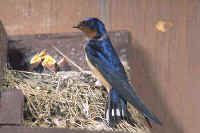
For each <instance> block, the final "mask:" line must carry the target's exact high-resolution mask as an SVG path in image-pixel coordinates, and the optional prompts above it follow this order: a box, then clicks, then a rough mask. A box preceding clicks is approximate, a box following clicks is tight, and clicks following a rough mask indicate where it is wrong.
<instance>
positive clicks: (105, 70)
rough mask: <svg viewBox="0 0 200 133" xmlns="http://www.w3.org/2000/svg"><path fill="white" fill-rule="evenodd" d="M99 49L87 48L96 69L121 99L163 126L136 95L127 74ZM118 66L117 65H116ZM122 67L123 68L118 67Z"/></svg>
mask: <svg viewBox="0 0 200 133" xmlns="http://www.w3.org/2000/svg"><path fill="white" fill-rule="evenodd" d="M102 52H103V51H101V50H98V49H95V50H94V49H93V48H91V47H88V48H86V54H87V58H88V59H89V60H90V62H91V63H92V65H93V66H94V67H96V68H97V69H98V70H99V72H101V74H102V75H103V76H104V77H105V79H106V80H107V81H108V82H109V83H110V84H111V86H112V87H113V88H115V89H116V90H117V92H118V93H119V95H120V97H121V98H123V99H124V100H127V101H128V102H129V103H131V104H132V105H133V106H134V107H135V108H136V109H137V110H138V111H140V112H141V113H143V114H144V115H145V116H146V117H148V118H150V119H151V120H153V121H154V122H155V123H157V124H159V125H161V122H160V121H159V120H158V119H157V118H156V116H154V115H153V114H152V113H151V112H150V111H149V109H148V108H147V107H146V106H145V105H144V103H143V101H142V100H141V99H140V98H139V97H138V96H137V95H136V91H135V89H134V88H133V87H132V86H131V85H130V84H129V82H128V79H127V77H126V76H125V74H124V73H123V72H121V71H119V69H115V68H117V66H113V64H112V63H109V62H110V61H109V60H107V59H106V57H105V55H104V54H105V53H102ZM115 65H116V64H115ZM118 67H121V66H118Z"/></svg>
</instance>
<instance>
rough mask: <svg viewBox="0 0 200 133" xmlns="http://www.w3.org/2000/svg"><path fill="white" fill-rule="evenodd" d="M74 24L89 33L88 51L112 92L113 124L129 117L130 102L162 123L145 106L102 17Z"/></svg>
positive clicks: (109, 109) (89, 59) (107, 116)
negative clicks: (129, 79) (128, 106)
mask: <svg viewBox="0 0 200 133" xmlns="http://www.w3.org/2000/svg"><path fill="white" fill-rule="evenodd" d="M73 28H78V29H79V30H80V31H82V32H84V33H85V34H86V36H87V37H88V41H87V43H86V47H85V52H86V60H87V63H88V65H89V67H90V68H91V70H92V72H93V73H94V74H95V75H96V76H97V78H98V79H99V80H100V81H101V82H102V83H103V85H104V86H105V88H106V89H107V91H108V92H109V97H108V103H107V107H106V110H105V119H106V121H107V123H108V124H109V125H110V126H114V125H116V124H117V123H118V122H119V121H120V120H121V119H124V118H126V117H127V114H126V113H127V112H126V111H127V102H129V103H130V104H131V105H133V106H134V107H135V108H136V109H137V110H138V111H139V112H141V113H142V114H143V115H144V117H145V118H148V119H151V120H152V121H154V122H155V123H156V124H158V125H162V123H161V122H160V121H159V120H158V118H157V117H156V116H155V115H153V114H152V113H151V111H150V110H149V109H148V108H147V107H146V106H145V104H144V103H143V101H142V100H141V99H140V97H139V96H137V95H136V89H135V88H134V87H132V86H131V85H130V83H129V81H128V77H127V75H126V72H125V70H124V67H123V65H122V63H121V62H120V59H119V57H118V55H117V53H116V51H115V50H114V48H113V46H112V43H111V41H110V38H109V36H108V35H107V31H106V28H105V26H104V24H103V22H102V21H100V20H99V19H98V18H87V19H85V20H83V21H81V22H80V23H79V24H78V25H76V26H74V27H73Z"/></svg>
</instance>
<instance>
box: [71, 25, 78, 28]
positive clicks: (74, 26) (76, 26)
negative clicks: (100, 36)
mask: <svg viewBox="0 0 200 133" xmlns="http://www.w3.org/2000/svg"><path fill="white" fill-rule="evenodd" d="M72 28H77V29H79V28H80V25H76V26H73V27H72Z"/></svg>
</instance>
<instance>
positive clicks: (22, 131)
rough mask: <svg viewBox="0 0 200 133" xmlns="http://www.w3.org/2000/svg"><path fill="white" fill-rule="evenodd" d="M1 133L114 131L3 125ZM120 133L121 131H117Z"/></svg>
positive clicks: (98, 132)
mask: <svg viewBox="0 0 200 133" xmlns="http://www.w3.org/2000/svg"><path fill="white" fill-rule="evenodd" d="M0 132H1V133H113V132H111V131H87V130H72V129H67V128H26V127H9V126H8V127H2V128H0ZM115 133H119V132H115Z"/></svg>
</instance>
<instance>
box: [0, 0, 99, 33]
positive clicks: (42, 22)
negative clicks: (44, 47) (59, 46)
mask: <svg viewBox="0 0 200 133" xmlns="http://www.w3.org/2000/svg"><path fill="white" fill-rule="evenodd" d="M98 3H99V2H98V1H96V0H75V1H74V0H68V1H66V0H59V2H58V1H57V0H45V1H41V0H21V1H13V0H7V1H6V2H4V3H2V4H0V19H2V20H3V21H4V23H5V28H6V30H7V32H8V34H9V35H14V34H18V35H19V34H37V33H57V32H71V31H76V30H75V29H73V28H72V26H73V25H75V24H77V23H78V22H79V21H80V20H81V19H83V18H86V17H95V16H96V17H100V9H99V5H98ZM10 7H12V9H10Z"/></svg>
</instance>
